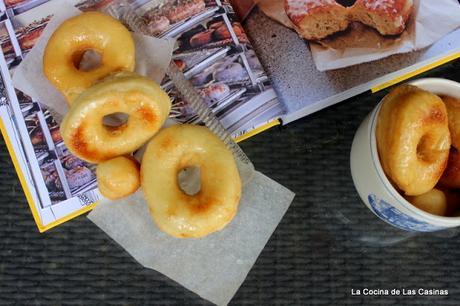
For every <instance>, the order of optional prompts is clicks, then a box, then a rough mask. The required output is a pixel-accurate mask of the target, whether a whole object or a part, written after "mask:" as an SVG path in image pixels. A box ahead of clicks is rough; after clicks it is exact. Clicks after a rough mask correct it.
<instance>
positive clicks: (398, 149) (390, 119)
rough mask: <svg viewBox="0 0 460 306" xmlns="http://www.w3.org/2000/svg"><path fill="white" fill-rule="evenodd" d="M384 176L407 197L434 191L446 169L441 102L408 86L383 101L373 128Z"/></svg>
mask: <svg viewBox="0 0 460 306" xmlns="http://www.w3.org/2000/svg"><path fill="white" fill-rule="evenodd" d="M376 138H377V148H378V152H379V157H380V162H381V164H382V167H383V170H384V172H385V174H386V175H387V176H388V178H389V179H390V181H392V182H393V183H394V184H395V185H396V186H397V187H398V188H399V189H401V190H402V191H403V192H404V193H405V194H406V195H420V194H423V193H426V192H428V191H430V190H431V189H433V187H434V186H435V185H436V183H437V182H438V181H439V178H440V177H441V175H442V173H443V171H444V169H445V168H446V165H447V159H448V156H449V149H450V133H449V127H448V119H447V111H446V107H445V105H444V103H443V102H442V100H441V98H439V97H438V96H436V95H434V94H432V93H430V92H427V91H424V90H422V89H419V88H418V87H415V86H411V85H403V86H399V87H397V88H396V89H394V90H393V91H391V92H390V93H389V94H388V95H387V96H386V97H385V98H384V99H383V101H382V106H381V109H380V112H379V115H378V119H377V127H376Z"/></svg>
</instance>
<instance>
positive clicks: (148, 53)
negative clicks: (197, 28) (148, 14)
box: [13, 1, 175, 122]
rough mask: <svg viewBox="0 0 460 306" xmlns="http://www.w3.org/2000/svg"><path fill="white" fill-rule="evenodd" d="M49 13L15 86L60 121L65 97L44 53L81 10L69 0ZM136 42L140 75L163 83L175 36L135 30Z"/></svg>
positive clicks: (15, 74)
mask: <svg viewBox="0 0 460 306" xmlns="http://www.w3.org/2000/svg"><path fill="white" fill-rule="evenodd" d="M54 8H55V11H54V12H50V14H54V17H53V18H52V19H51V20H50V22H49V23H48V25H47V26H46V28H45V30H44V31H43V33H42V35H41V36H40V38H39V40H38V42H37V43H36V44H35V46H34V47H33V48H32V50H31V51H30V52H29V53H28V54H27V56H26V58H25V59H24V60H23V61H22V62H21V64H19V66H18V67H17V68H16V69H15V71H14V74H13V83H14V86H15V87H16V88H17V89H19V90H21V91H23V92H24V93H25V94H27V95H29V96H31V97H32V98H34V99H35V100H37V101H39V102H41V103H42V104H44V105H46V106H47V107H48V108H50V109H51V110H52V111H53V115H54V116H55V117H56V118H55V119H56V120H57V121H58V122H60V121H61V119H62V117H63V115H64V114H65V113H66V112H67V110H68V104H67V102H66V100H65V98H64V96H63V95H62V94H61V93H60V92H58V91H57V90H56V88H54V86H53V85H52V84H51V83H50V82H49V81H48V79H47V78H46V77H45V75H44V74H43V54H44V50H45V47H46V44H47V43H48V40H49V38H50V37H51V35H52V34H53V32H54V31H55V30H56V28H57V27H58V26H59V25H60V24H61V23H62V22H63V21H65V20H66V19H69V18H70V17H73V16H76V15H78V14H80V13H81V12H80V11H79V10H78V9H76V8H75V7H74V6H73V5H72V4H71V3H70V2H69V1H63V3H62V4H61V3H59V5H55V6H54ZM133 37H134V42H135V44H136V69H135V71H136V72H137V73H139V74H141V75H144V76H147V77H149V78H151V79H153V80H154V81H156V82H157V83H160V82H161V80H162V78H163V76H164V72H165V70H166V68H167V66H168V64H169V62H170V61H171V56H172V51H173V48H174V44H175V40H174V39H159V38H154V37H150V36H145V35H142V34H139V33H133Z"/></svg>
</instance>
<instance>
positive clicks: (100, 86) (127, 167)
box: [43, 12, 241, 238]
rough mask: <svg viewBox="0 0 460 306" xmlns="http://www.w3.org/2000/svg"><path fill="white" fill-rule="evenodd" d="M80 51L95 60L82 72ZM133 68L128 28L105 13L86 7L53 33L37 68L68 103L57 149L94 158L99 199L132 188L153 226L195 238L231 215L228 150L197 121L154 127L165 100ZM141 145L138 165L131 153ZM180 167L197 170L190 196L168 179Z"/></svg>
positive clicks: (233, 197)
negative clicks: (144, 202) (197, 185)
mask: <svg viewBox="0 0 460 306" xmlns="http://www.w3.org/2000/svg"><path fill="white" fill-rule="evenodd" d="M89 51H91V52H93V53H97V54H98V55H99V57H100V63H99V64H98V65H96V66H94V65H92V66H91V67H90V68H89V69H87V68H85V69H82V65H81V64H82V63H81V62H82V59H84V58H85V56H87V54H88V52H89ZM134 67H135V47H134V41H133V38H132V36H131V33H130V32H129V31H128V29H126V28H125V27H124V26H123V25H122V24H121V23H120V22H119V21H118V20H116V19H114V18H112V17H110V16H107V15H104V14H102V13H98V12H87V13H83V14H81V15H78V16H76V17H73V18H70V19H68V20H66V21H65V22H63V23H62V24H61V25H60V26H59V27H58V28H57V29H56V31H55V32H54V33H53V35H52V36H51V38H50V39H49V41H48V44H47V46H46V48H45V52H44V57H43V68H44V74H45V76H46V77H47V78H48V80H49V81H50V82H51V83H52V84H53V85H54V86H55V87H56V89H57V90H58V91H60V92H61V93H62V95H63V96H64V97H65V99H66V100H67V102H68V104H69V106H70V110H69V111H68V112H67V114H66V115H65V117H64V119H63V121H62V123H61V134H62V138H63V140H64V143H65V145H66V146H67V148H68V149H69V151H71V152H72V153H73V154H74V155H75V156H77V157H79V158H80V159H82V160H85V161H87V162H92V163H96V164H98V166H97V170H96V175H97V181H98V187H99V191H100V192H101V194H102V195H103V196H105V197H106V198H108V199H119V198H122V197H126V196H128V195H130V194H132V193H134V192H135V191H136V190H137V189H138V188H139V186H142V189H143V191H144V195H145V197H146V200H147V202H148V205H149V207H150V213H151V215H152V218H153V219H154V221H155V222H156V223H157V225H158V226H159V227H160V229H162V230H163V231H165V232H167V233H169V234H171V235H173V236H175V237H181V238H189V237H194V238H197V237H203V236H205V235H208V234H210V233H212V232H215V231H218V230H220V229H222V228H223V227H225V226H226V225H227V224H228V223H229V222H230V221H231V220H232V219H233V217H234V216H235V214H236V211H237V208H238V204H239V199H240V196H241V182H240V178H239V172H238V169H237V166H236V163H235V160H234V159H233V155H232V153H231V152H230V151H229V150H228V149H227V148H226V146H225V144H224V143H223V142H222V141H221V140H220V139H219V138H218V137H217V136H215V135H214V134H213V133H211V132H210V131H209V130H208V129H207V128H205V127H200V126H192V125H181V126H173V127H170V128H166V129H163V130H162V131H160V128H161V127H162V126H163V124H164V123H165V121H166V119H167V118H168V115H169V112H170V109H171V102H170V99H169V97H168V95H167V94H166V93H165V92H164V91H163V90H162V89H161V87H160V86H159V85H158V84H156V83H155V82H153V81H151V80H149V79H147V78H145V77H143V76H140V75H137V74H136V73H134V72H133V70H134ZM121 115H123V116H121ZM126 116H127V119H126ZM146 143H148V145H147V148H146V151H145V153H144V156H143V159H142V164H141V165H139V163H138V162H137V160H136V159H134V158H133V157H132V154H133V152H135V151H137V150H138V149H139V148H141V147H142V146H143V145H144V144H146ZM190 167H192V168H193V167H197V168H199V170H200V172H201V180H200V181H201V189H200V191H199V192H198V193H196V194H187V193H185V192H184V191H183V190H182V189H181V187H180V184H179V182H178V174H179V173H180V172H181V171H182V170H184V169H188V168H190Z"/></svg>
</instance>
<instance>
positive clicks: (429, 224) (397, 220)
mask: <svg viewBox="0 0 460 306" xmlns="http://www.w3.org/2000/svg"><path fill="white" fill-rule="evenodd" d="M409 84H412V85H414V86H418V87H420V88H422V89H425V90H428V91H430V92H432V93H435V94H438V95H448V96H452V97H455V98H459V99H460V83H457V82H454V81H449V80H445V79H438V78H426V79H419V80H415V81H412V82H410V83H409ZM381 103H382V102H380V103H379V104H378V105H377V106H376V107H375V108H374V110H373V111H372V112H371V113H370V114H369V115H368V116H367V117H366V119H364V121H363V122H362V123H361V126H360V127H359V128H358V130H357V132H356V134H355V138H354V140H353V144H352V147H351V153H350V167H351V175H352V177H353V182H354V184H355V187H356V189H357V191H358V193H359V195H360V197H361V199H362V200H363V202H364V203H365V204H366V206H367V207H368V208H369V209H370V210H371V211H372V212H373V213H374V214H376V215H377V216H378V217H380V219H382V220H383V221H385V222H387V223H389V224H391V225H393V226H395V227H398V228H400V229H403V230H407V231H416V232H433V231H438V230H442V229H446V228H451V227H456V226H460V217H441V216H437V215H432V214H429V213H427V212H425V211H423V210H420V209H418V208H417V207H415V206H413V205H412V204H410V203H409V202H408V201H406V200H405V199H404V198H403V197H402V196H401V195H400V194H399V193H398V191H397V190H396V189H395V188H394V187H393V185H392V184H391V183H390V182H389V180H388V179H387V177H386V175H385V173H384V172H383V169H382V166H381V164H380V160H379V156H378V152H377V143H376V139H375V126H376V123H377V116H378V114H379V111H380V106H381Z"/></svg>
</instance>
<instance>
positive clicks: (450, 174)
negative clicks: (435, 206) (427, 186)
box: [439, 146, 460, 188]
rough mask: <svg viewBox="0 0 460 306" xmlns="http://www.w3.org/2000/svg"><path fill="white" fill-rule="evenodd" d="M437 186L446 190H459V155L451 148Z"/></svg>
mask: <svg viewBox="0 0 460 306" xmlns="http://www.w3.org/2000/svg"><path fill="white" fill-rule="evenodd" d="M439 185H440V186H442V187H446V188H460V153H459V152H458V150H457V149H455V148H454V147H453V146H452V147H451V149H450V153H449V159H448V162H447V167H446V169H445V170H444V173H443V174H442V177H441V179H440V180H439Z"/></svg>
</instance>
